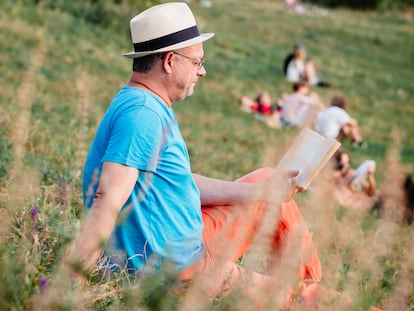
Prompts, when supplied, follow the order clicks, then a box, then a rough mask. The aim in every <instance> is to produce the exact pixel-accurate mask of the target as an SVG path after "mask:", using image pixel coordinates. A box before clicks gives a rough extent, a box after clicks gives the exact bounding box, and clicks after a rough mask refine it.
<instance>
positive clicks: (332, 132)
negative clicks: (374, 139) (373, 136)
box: [315, 96, 367, 148]
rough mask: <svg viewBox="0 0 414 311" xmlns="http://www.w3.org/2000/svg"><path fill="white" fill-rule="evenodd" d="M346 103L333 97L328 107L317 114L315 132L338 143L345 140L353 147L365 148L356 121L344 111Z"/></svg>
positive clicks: (342, 99)
mask: <svg viewBox="0 0 414 311" xmlns="http://www.w3.org/2000/svg"><path fill="white" fill-rule="evenodd" d="M345 106H346V102H345V99H344V98H343V97H339V96H334V97H333V98H332V100H331V104H330V106H329V107H328V108H327V109H325V110H323V111H321V112H319V113H318V116H317V118H316V122H315V130H316V131H317V132H318V133H319V134H321V135H323V136H325V137H328V138H335V139H337V140H339V141H342V140H343V139H345V138H347V139H349V140H350V141H351V142H352V144H353V146H354V147H362V148H366V147H367V144H366V143H365V142H364V141H363V140H362V136H361V130H360V127H359V125H358V122H357V120H355V119H353V118H351V117H350V116H349V114H348V113H347V112H346V111H345Z"/></svg>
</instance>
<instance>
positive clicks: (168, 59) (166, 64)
mask: <svg viewBox="0 0 414 311" xmlns="http://www.w3.org/2000/svg"><path fill="white" fill-rule="evenodd" d="M175 61H176V57H175V55H174V53H173V52H167V53H166V54H165V56H164V58H163V60H162V66H163V68H164V70H165V72H166V73H167V74H170V73H171V72H172V67H173V65H174V62H175Z"/></svg>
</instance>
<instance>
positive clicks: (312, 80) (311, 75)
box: [305, 60, 319, 85]
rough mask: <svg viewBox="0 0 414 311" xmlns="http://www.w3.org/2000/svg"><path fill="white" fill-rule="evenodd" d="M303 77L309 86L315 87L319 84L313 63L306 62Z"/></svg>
mask: <svg viewBox="0 0 414 311" xmlns="http://www.w3.org/2000/svg"><path fill="white" fill-rule="evenodd" d="M305 77H306V79H307V81H308V82H309V84H310V85H316V84H318V82H319V78H318V75H317V73H316V69H315V65H314V64H313V61H311V60H308V61H307V62H306V63H305Z"/></svg>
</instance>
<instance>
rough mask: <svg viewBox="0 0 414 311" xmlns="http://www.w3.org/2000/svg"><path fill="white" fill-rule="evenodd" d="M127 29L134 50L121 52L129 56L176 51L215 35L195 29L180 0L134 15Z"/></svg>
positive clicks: (190, 15) (191, 15) (193, 20)
mask: <svg viewBox="0 0 414 311" xmlns="http://www.w3.org/2000/svg"><path fill="white" fill-rule="evenodd" d="M130 28H131V37H132V43H133V44H134V50H135V51H134V52H129V53H124V54H122V55H123V56H125V57H128V58H137V57H142V56H145V55H149V54H156V53H160V52H167V51H172V50H177V49H180V48H184V47H187V46H191V45H194V44H196V43H200V42H203V41H206V40H208V39H210V38H211V37H213V36H214V33H203V34H200V33H199V32H198V28H197V24H196V21H195V19H194V16H193V13H192V12H191V10H190V8H189V7H188V5H187V4H186V3H183V2H170V3H165V4H160V5H156V6H153V7H151V8H149V9H147V10H145V11H143V12H141V13H140V14H138V15H136V16H135V17H133V18H132V19H131V21H130Z"/></svg>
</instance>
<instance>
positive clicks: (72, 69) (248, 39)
mask: <svg viewBox="0 0 414 311" xmlns="http://www.w3.org/2000/svg"><path fill="white" fill-rule="evenodd" d="M280 2H281V1H280ZM0 8H1V9H0V69H1V72H2V75H1V76H0V85H1V88H0V126H1V127H0V147H1V153H0V232H1V235H0V236H1V241H0V243H1V244H0V276H1V279H2V280H1V282H0V310H29V309H41V308H43V309H57V310H73V309H97V310H119V309H145V308H146V306H147V307H148V306H149V307H148V308H150V309H152V310H171V309H174V308H175V307H176V306H175V305H174V302H171V301H170V300H169V299H167V298H166V297H165V296H162V295H158V296H157V292H156V291H154V290H152V291H151V290H150V289H149V290H148V292H149V293H150V294H147V293H148V292H146V291H145V290H146V289H147V287H145V284H141V283H139V282H138V284H135V283H133V281H132V280H130V279H128V278H127V277H126V276H123V275H119V276H116V277H115V278H112V279H110V280H109V281H105V280H103V279H102V278H101V277H100V276H97V275H94V276H93V277H92V279H91V281H90V282H88V284H87V285H86V286H85V287H83V288H77V287H74V286H72V283H71V282H70V281H68V280H67V279H64V278H62V277H60V274H59V273H58V272H56V270H57V268H56V267H57V266H58V262H59V261H60V259H61V257H62V253H63V251H64V249H65V247H66V246H67V245H68V243H69V242H70V241H71V240H72V239H73V238H74V236H75V235H76V234H77V231H78V228H79V222H80V220H81V218H82V216H83V205H82V195H81V186H82V185H81V176H82V166H83V162H84V159H85V156H86V152H87V149H88V147H89V144H90V142H91V140H92V139H93V136H94V133H95V130H96V127H97V125H98V124H99V121H100V119H101V117H102V116H103V113H104V112H105V109H106V107H107V106H108V104H109V103H110V101H111V98H112V96H113V95H114V94H115V92H116V91H117V89H118V88H119V87H120V86H121V85H123V84H124V83H125V82H126V81H127V79H128V78H129V73H130V62H129V61H128V60H127V59H124V58H123V57H122V56H120V54H121V53H123V52H128V51H130V50H131V44H130V38H129V28H128V27H129V26H128V20H125V21H124V24H125V28H124V29H122V30H120V31H118V32H115V31H114V29H107V28H103V27H99V26H97V25H96V24H95V25H94V24H90V23H86V22H84V21H83V20H81V19H77V18H74V17H73V16H71V15H69V14H67V13H64V12H61V11H59V10H53V11H52V10H46V9H43V8H42V6H41V5H39V6H37V7H34V6H31V5H28V4H26V5H24V4H23V2H16V3H14V2H12V1H4V2H2V4H0ZM192 9H193V11H194V13H195V15H196V19H197V21H198V23H199V27H200V29H201V31H203V32H215V33H216V36H215V37H214V39H212V40H209V41H208V42H206V43H205V45H204V49H205V53H206V59H207V62H206V70H207V76H206V77H205V78H203V79H202V80H201V81H200V82H199V84H198V86H197V89H196V91H195V94H194V95H193V96H192V97H190V98H188V99H186V100H185V101H183V102H179V103H176V105H175V106H174V107H175V110H176V112H177V116H178V118H179V122H180V124H181V130H182V133H183V136H184V138H185V139H186V141H187V145H188V148H189V152H190V156H191V161H192V167H193V171H195V172H199V173H202V174H206V175H208V176H211V177H217V178H223V179H228V180H231V179H235V178H237V177H239V176H241V175H243V174H245V173H247V172H248V171H251V170H253V169H255V168H257V167H259V166H263V165H273V166H274V165H275V164H276V163H277V161H278V159H279V158H280V156H281V155H282V154H283V151H284V150H285V148H286V147H287V145H288V143H289V141H290V140H291V139H292V137H293V136H294V134H295V131H294V130H276V129H270V128H268V127H267V126H266V125H265V124H264V123H262V122H260V121H258V120H256V119H255V118H254V117H253V116H252V115H251V114H246V113H243V112H241V111H240V110H239V109H238V99H239V97H240V96H241V95H248V96H251V97H253V96H254V95H255V94H256V93H258V92H259V91H260V90H263V89H265V90H268V91H269V92H270V93H271V94H272V96H273V97H275V98H276V97H278V96H280V95H281V94H282V93H283V92H290V86H289V84H288V83H287V82H285V81H284V78H283V76H282V70H281V67H282V61H283V58H284V56H285V55H286V54H287V53H288V52H289V51H290V50H291V48H292V46H293V44H294V43H295V42H297V41H301V42H303V43H304V44H305V45H306V47H307V51H308V55H309V56H311V57H312V58H313V59H314V62H315V63H316V65H317V67H318V68H319V71H320V75H321V77H322V79H323V80H326V81H328V82H330V83H332V84H333V87H331V88H328V89H315V91H317V92H318V93H319V95H320V97H321V98H322V100H323V101H324V103H325V104H328V103H329V100H330V98H331V97H332V96H333V95H342V96H344V97H345V98H346V100H347V102H348V111H349V113H350V114H351V115H353V116H355V117H356V118H357V119H358V121H359V123H360V124H361V128H362V133H363V136H364V139H365V140H366V141H367V142H368V148H367V149H361V150H360V149H352V148H351V146H350V145H349V144H348V143H344V147H345V148H347V149H349V151H350V152H351V156H352V158H353V161H355V163H359V162H361V160H362V159H364V158H367V157H369V158H372V159H374V160H376V161H377V180H378V186H379V188H380V190H381V191H382V192H384V193H387V194H390V197H391V198H393V196H392V195H393V194H398V191H399V189H398V186H399V178H400V176H401V173H402V172H409V173H413V172H414V135H413V134H414V122H413V120H414V98H413V95H414V66H413V64H414V20H413V16H410V15H408V14H405V13H404V12H384V13H381V14H379V13H375V12H359V11H351V10H346V9H337V10H328V11H327V14H324V15H321V14H319V13H317V12H311V13H309V14H304V15H298V14H295V13H293V12H289V11H285V10H284V8H283V6H282V4H281V3H279V1H270V0H269V1H247V0H238V1H236V0H220V1H219V0H217V1H213V6H212V7H211V8H205V7H202V6H197V5H192ZM124 10H125V8H124ZM126 11H128V10H126ZM130 12H131V13H130V17H132V16H133V15H135V13H136V11H135V10H134V9H130ZM326 193H329V192H323V191H322V193H321V191H317V188H316V189H315V191H314V192H310V193H303V194H300V195H299V196H298V198H297V200H298V201H299V202H300V206H301V209H302V211H303V214H304V216H305V218H306V220H307V221H308V224H309V227H310V229H311V231H312V232H313V238H314V241H315V244H316V245H317V247H318V250H319V253H320V257H321V260H322V264H323V266H324V279H323V282H322V283H323V285H324V286H326V287H328V288H335V289H336V290H338V291H340V292H344V293H345V294H347V295H349V296H350V297H352V298H353V299H354V300H355V301H356V303H357V307H356V308H355V310H357V309H358V307H361V308H363V309H364V308H367V306H369V305H377V306H381V307H382V308H383V309H384V310H414V270H413V268H412V263H413V260H412V258H414V245H413V242H412V236H413V229H412V228H411V227H409V226H405V225H401V224H396V223H395V222H392V221H389V220H385V219H380V218H379V217H378V215H377V214H376V213H375V212H369V213H366V214H362V215H361V214H360V213H358V214H355V213H352V212H349V211H348V210H347V209H346V207H340V206H335V205H334V204H333V203H332V202H331V200H330V197H329V195H327V194H326ZM392 203H393V204H391V206H392V207H394V208H395V210H396V213H397V212H398V211H401V202H400V201H398V199H395V200H394V201H392ZM292 256H294V255H292ZM246 262H249V263H250V264H251V262H252V260H250V261H249V258H247V259H246ZM253 262H254V261H253ZM256 265H260V263H256ZM253 266H255V262H254V264H253ZM125 284H126V285H127V286H125ZM149 284H151V283H149ZM52 285H53V286H54V288H55V291H51V292H49V293H48V294H47V295H46V294H44V293H45V291H44V288H45V287H47V286H49V287H52ZM42 294H44V295H43V296H42ZM158 294H159V293H158ZM143 297H144V298H145V299H144V298H143ZM148 297H150V299H147V298H148ZM242 298H243V299H242ZM232 299H233V300H232ZM209 303H210V304H207V305H203V304H202V303H200V308H197V307H195V306H194V305H193V307H194V309H192V310H195V309H200V310H201V309H203V310H207V309H209V310H238V309H240V310H242V309H243V308H242V307H241V306H242V305H243V303H247V302H246V298H245V297H239V298H235V297H229V298H228V299H223V300H214V301H212V302H209ZM249 303H252V302H251V301H250V302H249ZM325 303H326V302H325ZM134 306H135V308H134ZM137 306H139V307H137ZM173 306H174V307H173ZM249 306H251V305H249ZM325 307H326V308H325V309H326V310H332V309H333V307H332V306H326V305H325ZM252 308H253V307H252ZM177 309H180V310H183V309H185V306H181V307H177ZM338 310H346V309H344V307H343V306H342V309H341V307H340V306H339V307H338Z"/></svg>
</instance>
